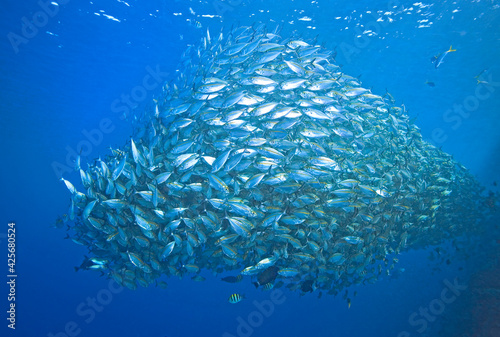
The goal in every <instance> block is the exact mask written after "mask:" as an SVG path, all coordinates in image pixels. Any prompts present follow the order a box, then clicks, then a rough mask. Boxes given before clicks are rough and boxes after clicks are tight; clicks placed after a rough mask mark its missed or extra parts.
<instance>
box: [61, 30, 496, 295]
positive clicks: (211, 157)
mask: <svg viewBox="0 0 500 337" xmlns="http://www.w3.org/2000/svg"><path fill="white" fill-rule="evenodd" d="M226 35H227V36H226ZM179 70H180V71H179V75H178V78H177V79H176V80H175V81H174V82H171V83H169V84H165V85H164V87H163V91H162V94H161V96H159V97H157V98H156V99H155V106H154V108H153V109H150V110H151V111H150V112H146V113H145V114H144V116H143V117H141V118H140V119H139V120H138V121H137V132H136V133H135V134H134V137H133V138H132V139H131V140H130V141H129V142H128V144H127V145H126V146H124V148H122V149H112V153H111V154H110V155H109V156H107V157H106V158H105V159H104V160H101V159H98V160H96V161H95V162H94V163H92V164H90V165H89V167H88V168H87V169H86V170H84V169H83V168H81V165H80V164H79V163H78V165H77V170H79V172H80V175H81V181H82V182H81V184H82V186H83V188H84V189H85V190H84V191H83V193H82V192H79V191H78V190H77V189H76V188H75V187H74V185H73V184H72V183H71V182H69V181H67V180H65V179H62V180H63V181H64V183H65V184H66V186H67V187H68V189H69V191H70V193H71V207H70V215H69V217H70V218H71V220H72V222H71V227H70V234H71V238H72V239H73V241H75V242H76V243H78V244H81V245H84V246H87V247H88V248H89V251H90V254H91V257H90V258H88V260H87V261H84V265H82V268H83V267H85V268H86V269H97V270H100V271H102V272H104V273H106V274H107V275H109V276H110V277H112V278H114V279H115V280H116V281H117V282H118V283H120V284H122V285H124V286H126V287H128V288H130V289H135V288H136V287H137V286H138V285H139V286H143V287H147V286H148V285H150V284H154V283H155V282H159V278H160V277H162V276H163V275H166V276H179V277H181V276H183V275H191V276H192V277H193V278H194V279H195V280H203V279H204V278H203V277H201V275H200V272H201V271H202V270H211V271H213V272H214V273H215V274H219V273H223V272H226V271H232V272H233V275H235V276H234V277H228V278H227V279H228V280H231V281H232V280H233V279H234V280H237V278H240V279H241V277H240V275H243V278H245V277H248V278H251V279H252V280H256V279H257V280H258V282H257V283H255V284H256V285H265V284H268V286H267V287H271V285H270V284H273V283H279V284H280V286H286V287H288V288H289V289H291V290H302V291H312V290H313V289H314V290H317V289H319V290H324V291H326V292H328V293H331V294H336V293H338V292H339V291H340V290H342V289H344V288H346V287H348V286H350V285H352V284H360V283H366V282H374V281H376V280H377V279H378V278H379V277H380V275H381V274H383V271H384V269H386V268H389V267H387V263H386V262H387V260H386V257H387V256H388V255H390V254H397V253H399V252H401V251H404V250H408V249H413V248H421V247H425V246H429V245H432V244H438V243H441V242H443V241H444V240H446V239H450V238H453V237H456V236H459V235H464V234H466V233H474V232H477V231H479V230H480V228H481V226H480V224H481V221H482V220H483V219H484V218H485V217H486V216H487V214H488V212H487V209H486V206H485V202H484V200H485V198H484V196H483V194H482V191H483V189H482V188H481V187H480V186H479V184H478V183H477V181H476V180H475V179H474V177H473V176H472V175H471V174H470V173H469V172H468V171H467V169H466V168H465V167H463V166H462V165H461V164H459V163H457V162H456V161H454V160H453V158H452V156H451V155H448V154H446V153H444V152H443V151H441V150H439V149H437V148H436V147H434V146H433V145H431V144H429V143H427V142H425V141H424V140H423V139H422V136H421V134H420V132H419V129H418V127H417V126H415V125H414V124H413V123H412V122H410V120H409V117H408V115H407V114H406V112H405V111H404V108H402V107H398V106H395V105H394V100H393V98H392V97H391V96H390V95H389V94H386V95H384V97H382V96H378V95H376V94H373V93H372V92H371V91H370V90H368V89H366V88H363V87H361V84H360V82H359V81H358V80H357V79H356V78H353V77H351V76H348V75H346V74H344V73H342V71H341V69H340V67H339V66H337V65H336V64H335V60H334V55H333V53H332V52H331V51H329V50H326V49H324V48H322V47H321V46H319V45H316V44H315V43H313V42H305V41H303V40H302V39H300V38H299V37H289V38H286V37H283V36H280V33H279V31H278V29H275V30H268V29H267V28H266V27H265V26H264V25H254V26H252V27H239V28H235V29H233V30H231V31H230V32H228V33H223V32H221V33H220V34H219V35H218V36H217V37H216V38H212V37H211V36H210V34H209V33H208V32H207V35H206V36H205V37H204V38H203V39H202V42H201V44H200V45H199V46H198V47H195V46H191V47H190V48H189V49H188V50H187V51H186V53H185V54H184V55H183V58H182V64H181V65H180V68H179ZM384 262H385V263H384ZM162 282H164V281H162ZM231 300H232V301H233V302H236V301H239V300H240V298H234V299H231Z"/></svg>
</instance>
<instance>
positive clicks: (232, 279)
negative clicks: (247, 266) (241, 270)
mask: <svg viewBox="0 0 500 337" xmlns="http://www.w3.org/2000/svg"><path fill="white" fill-rule="evenodd" d="M242 279H243V276H241V275H238V276H226V277H223V278H221V280H222V281H224V282H227V283H238V282H240V281H241V280H242Z"/></svg>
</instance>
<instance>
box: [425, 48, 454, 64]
mask: <svg viewBox="0 0 500 337" xmlns="http://www.w3.org/2000/svg"><path fill="white" fill-rule="evenodd" d="M452 51H457V50H456V49H452V48H451V46H450V49H448V50H447V51H445V52H444V53H441V54H439V55H438V56H434V57H432V58H431V61H432V62H433V63H434V67H435V68H436V69H437V67H439V66H440V65H441V63H443V61H444V58H445V57H446V55H448V53H451V52H452Z"/></svg>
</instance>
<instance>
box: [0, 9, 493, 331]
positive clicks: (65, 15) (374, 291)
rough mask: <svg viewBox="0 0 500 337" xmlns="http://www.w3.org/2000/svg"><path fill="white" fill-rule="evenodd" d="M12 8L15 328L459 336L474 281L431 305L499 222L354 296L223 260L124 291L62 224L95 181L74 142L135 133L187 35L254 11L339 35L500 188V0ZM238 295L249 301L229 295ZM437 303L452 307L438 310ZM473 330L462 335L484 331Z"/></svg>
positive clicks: (466, 273) (3, 114) (4, 292)
mask: <svg viewBox="0 0 500 337" xmlns="http://www.w3.org/2000/svg"><path fill="white" fill-rule="evenodd" d="M1 8H2V11H1V14H0V15H1V17H2V20H1V21H0V22H1V23H0V29H1V36H2V38H1V39H0V45H1V53H0V67H1V74H2V80H1V82H0V86H1V88H0V89H1V90H0V109H1V110H0V128H1V129H0V130H1V132H0V137H1V141H0V146H1V150H2V151H1V153H2V161H1V162H2V165H0V182H1V183H0V186H1V190H2V192H3V193H2V195H3V197H2V203H1V204H0V210H1V212H0V247H1V253H0V255H1V259H0V261H1V263H2V267H1V270H2V278H3V280H2V281H1V288H0V289H1V292H0V303H1V308H0V312H1V313H2V314H1V316H2V320H1V322H2V323H1V324H2V327H1V329H2V336H11V335H12V336H15V335H17V336H57V337H63V336H124V337H125V336H126V337H128V336H161V337H163V336H168V337H170V336H201V335H203V336H281V335H288V336H304V335H310V336H381V337H382V336H395V337H396V336H400V337H403V336H440V335H443V336H448V335H445V334H444V332H443V331H445V330H446V329H445V328H444V326H447V329H450V328H449V327H450V326H453V324H455V325H457V324H456V323H457V322H459V321H460V317H461V316H460V315H462V314H464V313H468V312H469V311H468V309H469V308H467V304H464V303H461V302H460V299H461V296H460V295H457V297H458V300H457V301H454V302H453V303H450V304H449V305H447V306H446V308H443V310H440V308H437V309H436V308H434V307H432V306H433V305H434V304H435V303H436V301H435V300H436V299H439V298H440V296H441V294H442V291H443V289H444V288H445V287H448V285H449V283H447V282H448V281H449V282H451V283H453V282H454V280H455V279H457V280H458V281H456V282H459V283H460V284H465V283H466V282H467V280H470V279H471V278H473V277H474V275H475V274H477V273H478V269H477V266H478V265H479V264H480V263H482V262H485V261H489V260H490V259H492V258H495V256H492V254H494V253H495V252H496V254H498V250H497V251H495V250H490V248H489V246H490V245H491V240H492V239H500V238H499V237H498V233H496V232H493V230H494V226H492V227H493V228H492V227H490V226H491V224H486V223H485V224H484V226H485V228H488V231H490V230H491V231H492V232H490V235H487V236H486V238H484V242H483V243H482V245H483V250H479V251H471V252H466V253H465V254H462V253H461V254H456V255H454V254H452V255H450V256H449V257H448V256H447V257H446V258H442V257H441V256H440V254H439V253H436V247H429V248H428V249H427V250H420V251H411V252H406V253H403V254H400V255H399V256H398V259H399V264H398V265H397V267H396V269H397V270H398V271H397V272H396V271H395V272H394V275H393V276H392V277H384V278H382V279H381V280H380V281H379V282H378V283H375V284H369V285H359V286H356V287H353V288H352V289H349V295H348V297H350V298H351V306H350V308H349V307H348V305H347V303H346V301H345V300H344V299H342V295H343V294H340V295H338V296H336V297H333V296H329V295H326V294H324V295H323V296H322V298H319V299H318V294H317V293H312V294H306V295H304V296H300V295H299V294H298V293H296V292H290V291H287V290H285V289H283V292H282V293H278V294H277V293H274V294H275V295H274V296H276V298H272V295H271V292H263V291H261V290H259V289H255V288H254V286H253V285H252V284H251V283H250V281H249V280H245V281H244V282H241V283H238V284H235V285H232V284H228V283H224V282H221V281H220V280H219V278H220V276H217V277H216V276H213V275H211V274H209V273H208V272H203V273H202V275H203V276H204V277H206V280H205V281H203V282H195V281H192V280H191V279H190V278H189V277H184V278H183V279H181V280H179V279H176V278H172V279H168V280H167V282H168V287H167V288H166V289H161V288H159V287H158V288H156V287H152V286H151V287H149V288H140V287H139V288H138V289H137V290H135V291H132V290H128V289H123V288H116V285H115V284H114V283H110V280H109V279H107V278H105V277H100V276H99V272H93V271H81V272H75V271H74V268H73V267H74V266H79V265H80V263H81V261H82V260H83V256H84V255H85V254H87V251H86V249H85V248H84V247H82V246H78V245H76V244H74V243H73V242H72V241H71V240H67V239H66V240H65V239H64V237H65V235H66V233H65V231H64V230H58V229H54V228H52V225H53V224H54V223H55V221H56V219H57V217H58V216H59V215H61V214H64V213H67V212H68V206H69V193H68V191H67V189H66V187H65V186H64V184H63V183H61V182H60V181H59V177H60V175H61V174H62V175H63V176H64V177H65V178H66V179H68V180H71V181H78V180H79V176H78V174H76V173H75V172H73V171H72V170H71V169H69V166H70V163H71V160H72V154H73V153H75V152H77V149H79V148H82V146H83V145H82V144H87V145H86V146H87V147H86V148H84V152H86V154H87V155H86V156H84V157H83V158H82V162H89V163H90V162H92V161H93V160H94V159H95V158H98V157H101V158H104V156H106V154H108V153H109V147H113V148H116V147H121V146H123V145H124V144H125V143H126V142H127V141H129V138H130V136H131V134H132V124H133V120H134V115H140V113H141V111H143V110H144V109H145V108H148V107H150V106H151V101H152V99H153V97H154V96H155V95H156V94H158V92H159V90H160V87H161V83H162V82H163V81H165V80H169V79H172V78H173V77H174V76H176V75H177V73H178V72H182V68H181V67H179V61H180V57H181V54H182V53H183V51H184V50H185V49H186V48H187V47H188V46H189V45H197V44H198V43H199V40H200V38H201V37H202V36H203V35H204V34H206V30H207V29H209V30H210V32H211V33H212V35H213V36H215V35H216V33H218V32H219V31H220V30H221V29H229V28H231V27H236V26H238V25H252V24H253V23H255V22H264V23H266V24H268V25H269V26H275V25H278V24H279V25H281V26H282V35H283V36H286V35H288V34H291V33H294V32H295V33H297V34H298V35H300V36H302V37H303V38H304V39H307V40H314V39H316V41H317V43H318V44H321V45H322V46H324V47H326V48H328V49H331V50H336V52H337V57H336V60H337V62H338V63H339V64H340V65H342V70H343V72H345V73H346V74H349V75H351V76H356V77H359V78H360V80H361V81H362V83H363V86H364V87H367V88H370V89H371V90H372V92H373V93H376V94H379V95H383V94H385V93H386V91H387V92H389V93H390V94H391V95H392V96H393V97H394V98H395V99H396V102H397V104H404V106H405V107H406V109H407V111H408V113H409V115H410V116H411V117H412V118H416V122H415V123H416V124H417V125H418V126H419V127H420V129H421V132H422V135H423V136H424V138H425V139H427V140H428V141H430V142H432V143H434V144H435V145H436V146H438V147H442V149H443V150H444V151H445V152H447V153H450V154H452V155H453V156H454V158H455V159H456V160H458V161H459V162H460V163H462V164H463V165H464V166H466V167H467V168H468V169H469V170H470V171H471V172H472V174H473V175H474V176H475V177H476V178H477V179H478V180H479V181H480V182H481V183H482V184H483V185H484V186H485V187H486V188H487V189H488V190H492V191H493V192H498V187H497V186H496V184H497V183H499V184H500V170H499V169H498V167H499V164H500V133H499V132H498V130H499V129H500V118H499V115H498V113H499V108H500V94H499V92H500V67H499V61H498V60H500V31H499V30H498V27H499V25H500V3H499V2H498V1H472V2H471V1H441V2H411V1H356V2H354V1H326V0H317V1H302V0H298V1H284V0H281V1H273V2H269V1H259V0H232V1H218V0H206V1H156V0H153V1H149V2H147V3H144V2H140V1H121V0H118V1H103V2H100V3H97V2H76V1H68V0H66V1H59V2H58V1H54V2H50V1H24V2H17V1H3V2H2V4H1ZM450 45H451V46H453V49H456V50H457V51H456V52H452V53H450V54H449V55H447V56H446V58H445V59H444V62H443V63H442V64H441V65H440V66H439V67H438V68H435V64H434V63H432V62H431V60H430V59H431V58H432V57H433V56H436V55H438V54H440V53H443V52H445V51H447V50H448V49H449V48H450ZM148 75H149V78H150V79H152V80H151V81H150V82H148V83H144V79H145V77H146V76H148ZM146 87H147V90H143V89H144V88H146ZM143 94H144V95H143ZM129 103H130V104H129ZM124 116H126V118H123V117H124ZM89 137H90V142H86V143H82V142H84V141H87V140H89ZM9 222H15V224H16V274H17V275H18V276H17V279H16V287H15V305H16V314H15V315H16V325H15V327H16V329H15V330H12V329H10V328H8V326H7V325H8V324H9V321H8V320H7V319H6V318H7V317H9V315H8V313H6V311H7V310H9V304H10V303H12V301H8V294H9V290H10V286H9V285H8V284H7V281H8V280H9V278H8V277H7V275H9V273H8V268H7V242H8V240H7V236H6V235H7V229H8V223H9ZM493 225H494V223H493ZM430 252H433V255H432V256H434V257H436V256H437V258H436V260H434V261H432V260H431V259H429V256H430ZM464 255H467V256H469V257H470V259H469V260H463V259H462V257H463V256H464ZM447 260H449V263H448V262H447ZM483 268H484V267H483ZM403 269H404V271H403ZM461 282H463V283H461ZM235 292H237V293H244V294H245V295H246V299H245V300H243V301H242V302H240V303H238V304H237V305H232V304H229V303H228V302H227V298H228V296H229V295H230V294H231V293H235ZM354 292H356V293H357V294H356V296H354ZM457 292H460V293H462V292H463V293H466V292H467V290H464V291H459V290H457ZM462 298H463V297H462ZM272 299H274V300H275V301H274V302H272V301H271V300H272ZM269 301H271V302H269ZM269 303H273V304H272V308H271V307H270V306H269ZM496 303H497V304H498V301H497V302H496ZM266 305H267V308H268V311H265V310H264V309H261V311H259V307H262V306H264V307H265V306H266ZM422 308H423V309H424V310H425V309H428V308H431V309H429V310H431V311H432V310H435V311H436V312H439V314H435V315H433V316H432V319H428V318H425V319H424V318H423V317H425V316H424V315H423V314H422V313H421V311H420V310H421V309H422ZM496 310H498V308H496ZM262 311H264V313H259V312H262ZM415 313H416V314H415ZM412 315H413V316H412ZM415 315H416V316H415ZM411 317H413V321H412V319H411ZM415 320H419V321H418V322H417V323H416V321H415ZM412 322H413V323H412ZM457 326H458V325H457ZM424 327H425V328H424ZM421 328H422V329H421ZM457 329H458V331H454V336H462V335H461V334H463V336H465V334H466V333H469V332H467V331H460V330H459V328H457ZM446 331H450V330H446ZM495 331H498V330H495ZM495 331H493V330H491V331H490V333H492V334H491V336H498V335H494V334H493V333H495ZM448 333H449V332H448ZM450 335H451V334H450ZM470 336H472V335H470ZM484 336H489V335H486V334H484Z"/></svg>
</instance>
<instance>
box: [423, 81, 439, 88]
mask: <svg viewBox="0 0 500 337" xmlns="http://www.w3.org/2000/svg"><path fill="white" fill-rule="evenodd" d="M425 84H427V85H428V86H429V87H435V86H436V84H435V83H434V82H429V81H427V82H425Z"/></svg>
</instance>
